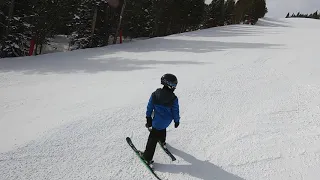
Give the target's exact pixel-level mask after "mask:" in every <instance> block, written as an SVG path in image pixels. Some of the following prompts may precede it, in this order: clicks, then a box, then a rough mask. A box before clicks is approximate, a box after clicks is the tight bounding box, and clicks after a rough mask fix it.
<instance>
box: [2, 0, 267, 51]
mask: <svg viewBox="0 0 320 180" xmlns="http://www.w3.org/2000/svg"><path fill="white" fill-rule="evenodd" d="M267 11H268V10H267V7H266V2H265V0H238V1H235V0H213V1H212V2H211V3H210V4H206V3H205V1H204V0H120V2H119V5H118V6H116V7H115V6H110V5H109V4H108V0H2V1H1V2H0V50H1V51H0V57H17V56H26V55H28V50H29V46H30V41H31V40H33V41H34V42H35V44H36V51H35V54H40V53H41V47H42V45H44V44H46V43H48V42H49V40H50V38H52V37H54V36H55V35H67V36H68V39H69V40H70V44H72V45H74V46H76V48H77V49H83V48H94V47H101V46H107V45H108V43H109V40H110V37H114V36H117V35H118V33H119V31H120V30H121V32H122V35H123V36H125V37H130V38H137V37H159V36H166V35H170V34H176V33H182V32H188V31H194V30H198V29H205V28H211V27H217V26H224V25H230V24H239V23H251V24H254V23H255V22H256V21H257V20H258V19H259V18H261V17H264V15H265V14H266V13H267ZM121 12H123V14H122V19H121V23H120V14H121Z"/></svg>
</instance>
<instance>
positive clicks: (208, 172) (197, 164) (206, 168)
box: [154, 145, 244, 180]
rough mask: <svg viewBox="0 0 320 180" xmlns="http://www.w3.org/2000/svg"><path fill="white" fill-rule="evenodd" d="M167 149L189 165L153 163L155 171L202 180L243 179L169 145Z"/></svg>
mask: <svg viewBox="0 0 320 180" xmlns="http://www.w3.org/2000/svg"><path fill="white" fill-rule="evenodd" d="M168 148H169V149H170V151H171V152H172V153H173V154H175V155H177V156H179V157H181V158H182V159H184V160H185V161H186V162H188V163H190V165H189V164H188V165H175V164H170V165H164V164H159V163H154V165H155V167H156V171H159V172H168V173H175V174H180V173H183V174H189V175H190V176H193V177H195V178H199V179H203V180H244V179H243V178H241V177H239V176H236V175H234V174H231V173H229V172H227V171H225V170H223V169H221V168H220V167H218V166H216V165H214V164H212V163H210V162H208V161H201V160H198V159H196V158H195V157H193V156H192V155H190V154H187V153H185V152H183V151H181V150H178V149H176V148H174V147H172V146H169V145H168Z"/></svg>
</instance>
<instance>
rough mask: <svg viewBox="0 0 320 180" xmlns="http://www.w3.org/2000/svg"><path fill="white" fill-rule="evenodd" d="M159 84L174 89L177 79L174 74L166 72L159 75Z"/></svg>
mask: <svg viewBox="0 0 320 180" xmlns="http://www.w3.org/2000/svg"><path fill="white" fill-rule="evenodd" d="M161 84H162V85H164V86H166V87H168V88H169V89H172V90H174V89H176V87H177V84H178V79H177V77H176V76H175V75H173V74H169V73H168V74H165V75H163V76H162V77H161Z"/></svg>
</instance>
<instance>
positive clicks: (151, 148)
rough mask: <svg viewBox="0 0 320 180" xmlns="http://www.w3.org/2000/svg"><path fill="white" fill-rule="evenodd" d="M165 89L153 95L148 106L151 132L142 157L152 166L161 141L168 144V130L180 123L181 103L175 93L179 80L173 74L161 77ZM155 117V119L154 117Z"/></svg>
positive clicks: (147, 117)
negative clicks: (172, 123)
mask: <svg viewBox="0 0 320 180" xmlns="http://www.w3.org/2000/svg"><path fill="white" fill-rule="evenodd" d="M161 84H162V85H163V88H159V89H157V90H156V91H154V92H153V93H152V94H151V97H150V99H149V102H148V105H147V112H146V119H147V123H146V127H147V128H148V129H151V130H150V134H149V138H148V142H147V145H146V149H145V151H144V152H143V153H142V152H141V156H142V157H143V158H144V160H145V161H146V163H147V164H148V165H150V166H152V163H153V160H152V159H153V156H154V152H155V149H156V146H157V142H158V141H160V143H162V144H163V145H165V144H166V128H167V127H168V126H169V125H170V124H171V122H172V120H174V127H175V128H177V127H178V126H179V123H180V115H179V103H178V98H177V96H176V95H175V94H174V93H173V91H174V90H175V89H176V87H177V84H178V80H177V78H176V76H175V75H173V74H165V75H163V76H162V77H161ZM152 115H153V117H152Z"/></svg>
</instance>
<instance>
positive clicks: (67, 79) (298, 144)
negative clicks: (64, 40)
mask: <svg viewBox="0 0 320 180" xmlns="http://www.w3.org/2000/svg"><path fill="white" fill-rule="evenodd" d="M319 30H320V21H318V20H311V19H270V18H264V19H261V20H260V21H259V22H258V23H257V24H256V25H254V26H252V25H231V26H224V27H218V28H212V29H206V30H199V31H194V32H188V33H182V34H177V35H171V36H167V37H159V38H152V39H148V40H141V41H136V42H129V43H126V44H121V45H112V46H108V47H103V48H95V49H85V50H77V51H72V52H62V53H52V54H45V55H40V56H36V57H22V58H12V59H9V58H7V59H0V96H1V99H0V179H1V180H22V179H23V180H25V179H28V180H29V179H30V180H31V179H32V180H43V179H50V180H54V179H64V180H69V179H77V180H80V179H83V180H88V179H101V180H102V179H103V180H106V179H110V180H126V179H128V180H140V179H153V178H154V177H153V175H152V174H151V173H150V172H149V171H148V170H147V168H145V167H144V165H143V164H142V163H141V162H140V160H139V159H138V158H137V156H136V155H135V154H134V152H133V151H132V149H131V148H130V147H129V146H128V144H127V143H126V140H125V137H127V136H128V137H131V139H132V141H133V143H134V144H135V145H136V147H138V148H139V149H140V150H144V148H145V145H146V141H147V138H148V130H147V129H146V128H145V126H144V125H145V122H146V120H145V111H146V105H147V102H148V99H149V97H150V95H151V93H152V92H153V91H154V90H155V89H156V88H158V87H161V85H160V77H161V76H162V75H163V74H165V73H173V74H175V75H176V76H177V77H178V81H179V84H178V87H177V90H176V91H175V93H176V95H177V96H178V97H179V101H180V108H181V109H180V111H181V112H180V113H181V124H180V126H179V127H178V128H177V129H175V128H174V127H173V123H172V125H171V126H170V127H169V128H168V133H167V143H168V148H169V150H170V151H171V152H172V153H173V154H174V155H175V156H176V157H177V160H176V161H174V162H172V161H171V159H170V158H169V157H168V156H167V155H166V154H165V153H164V152H163V151H162V150H161V148H159V146H158V147H157V149H156V153H155V156H154V160H155V166H154V167H155V172H156V173H157V174H158V175H159V176H160V177H161V178H163V179H172V180H173V179H174V180H178V179H181V180H191V179H192V180H193V179H205V180H209V179H210V180H244V179H246V180H247V179H248V180H260V179H261V180H284V179H288V180H289V179H290V180H301V179H306V180H318V179H319V172H320V121H319V120H320V81H319V79H320V71H319V65H320V62H319V59H320V54H319V48H318V47H319V42H320V37H319Z"/></svg>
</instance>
